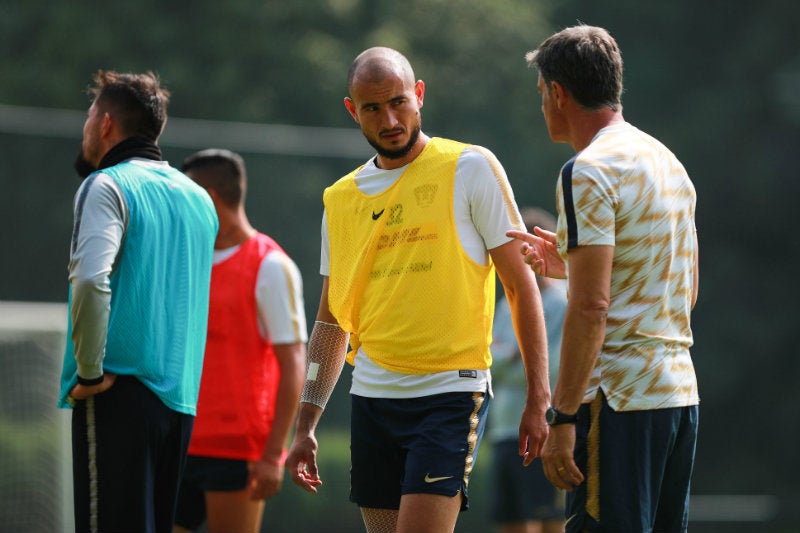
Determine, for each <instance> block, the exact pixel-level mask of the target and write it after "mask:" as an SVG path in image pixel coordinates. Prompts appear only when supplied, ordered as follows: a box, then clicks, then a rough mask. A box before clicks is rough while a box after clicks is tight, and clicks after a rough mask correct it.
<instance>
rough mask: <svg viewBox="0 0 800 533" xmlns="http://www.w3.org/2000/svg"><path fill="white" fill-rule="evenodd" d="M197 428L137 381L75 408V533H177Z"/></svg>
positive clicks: (126, 380) (123, 380)
mask: <svg viewBox="0 0 800 533" xmlns="http://www.w3.org/2000/svg"><path fill="white" fill-rule="evenodd" d="M193 424H194V417H193V416H191V415H187V414H182V413H179V412H177V411H173V410H172V409H170V408H169V407H167V406H166V405H165V404H164V403H163V402H162V401H161V400H160V399H159V398H158V396H156V395H155V394H154V393H153V392H152V391H151V390H150V389H148V388H147V387H146V386H145V385H144V384H142V382H141V381H139V380H138V379H136V378H134V377H131V376H117V379H116V381H115V382H114V385H113V386H112V387H111V388H110V389H108V390H107V391H105V392H102V393H100V394H97V395H95V396H92V397H90V398H88V399H86V400H80V401H76V402H75V408H74V410H73V413H72V469H73V479H74V483H73V486H74V492H75V496H74V499H75V531H80V532H88V531H115V532H120V533H125V532H134V531H135V532H136V533H170V532H171V531H172V525H173V518H174V515H175V501H176V498H177V494H178V484H179V483H180V478H181V472H182V470H183V465H184V462H185V459H186V450H187V449H188V447H189V438H190V436H191V433H192V426H193Z"/></svg>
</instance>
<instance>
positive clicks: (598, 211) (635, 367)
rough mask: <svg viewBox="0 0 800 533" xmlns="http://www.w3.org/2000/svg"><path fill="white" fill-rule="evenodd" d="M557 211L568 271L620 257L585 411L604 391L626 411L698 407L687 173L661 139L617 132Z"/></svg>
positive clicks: (568, 174) (564, 173) (573, 167)
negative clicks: (588, 258)
mask: <svg viewBox="0 0 800 533" xmlns="http://www.w3.org/2000/svg"><path fill="white" fill-rule="evenodd" d="M556 201H557V206H558V214H559V217H558V231H557V233H558V249H559V253H560V254H561V256H562V258H564V260H565V261H566V260H567V252H568V250H569V249H571V248H574V247H576V246H591V245H608V246H613V247H614V257H613V267H612V273H611V291H610V294H611V302H610V307H609V312H608V319H607V322H606V334H605V341H604V343H603V347H602V349H601V351H600V354H599V357H598V361H597V365H596V367H595V369H594V373H593V375H592V378H591V380H590V382H589V387H588V389H587V391H586V395H585V396H584V402H588V401H591V400H592V399H593V398H594V397H595V396H596V394H597V388H598V387H600V388H601V389H602V390H603V392H604V393H605V395H606V398H607V400H608V403H609V405H610V406H611V408H612V409H614V410H617V411H637V410H645V409H660V408H667V407H682V406H687V405H696V404H697V403H698V402H699V397H698V393H697V380H696V377H695V372H694V366H693V364H692V359H691V356H690V354H689V347H690V346H691V345H692V342H693V341H692V331H691V328H690V324H689V319H690V314H691V305H692V304H691V300H692V289H693V283H694V282H693V268H694V263H695V261H696V260H697V249H696V242H697V241H696V239H695V224H694V215H695V203H696V194H695V189H694V186H693V185H692V182H691V181H690V180H689V176H688V175H687V173H686V170H685V169H684V168H683V165H681V163H680V162H679V161H678V159H677V158H676V157H675V156H674V155H673V154H672V152H670V151H669V150H668V149H667V148H666V147H665V146H664V145H663V144H661V143H660V142H658V141H657V140H656V139H654V138H653V137H651V136H649V135H647V134H646V133H644V132H642V131H640V130H638V129H637V128H635V127H633V126H632V125H630V124H628V123H620V124H614V125H611V126H608V127H606V128H603V129H602V130H600V131H599V132H598V133H597V135H596V136H595V138H594V139H593V140H592V142H591V144H590V145H589V146H587V147H586V148H585V149H584V150H583V151H581V152H580V153H578V154H577V155H576V156H575V157H574V158H573V159H572V160H570V161H569V162H568V163H567V164H566V165H564V168H563V169H562V170H561V176H560V178H559V180H558V184H557V189H556ZM567 334H568V333H567Z"/></svg>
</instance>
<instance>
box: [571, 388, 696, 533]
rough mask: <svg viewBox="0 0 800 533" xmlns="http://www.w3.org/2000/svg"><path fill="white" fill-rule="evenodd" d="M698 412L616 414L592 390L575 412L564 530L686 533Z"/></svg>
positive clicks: (674, 410) (681, 409) (573, 532)
mask: <svg viewBox="0 0 800 533" xmlns="http://www.w3.org/2000/svg"><path fill="white" fill-rule="evenodd" d="M697 424H698V408H697V406H696V405H694V406H690V407H674V408H667V409H654V410H649V411H620V412H616V411H614V410H613V409H611V408H610V407H609V406H608V402H606V398H605V395H604V394H603V393H602V392H598V395H597V397H596V398H595V400H594V401H593V402H592V403H591V404H583V405H582V406H581V408H580V409H579V410H578V423H577V425H576V443H575V462H576V464H577V465H578V468H580V470H581V472H583V473H584V476H585V478H586V479H585V481H584V482H583V483H582V484H581V485H579V486H578V487H576V488H575V490H574V491H573V492H572V493H567V514H566V516H567V529H566V531H567V533H578V532H580V531H590V532H604V533H618V532H621V531H625V532H630V533H637V532H639V533H641V532H650V531H655V532H658V533H685V531H686V530H687V527H688V515H689V485H690V480H691V477H692V469H693V468H694V452H695V445H696V442H697Z"/></svg>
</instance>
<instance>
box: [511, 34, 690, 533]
mask: <svg viewBox="0 0 800 533" xmlns="http://www.w3.org/2000/svg"><path fill="white" fill-rule="evenodd" d="M527 60H528V64H529V65H531V66H535V67H536V68H537V70H538V73H539V78H538V89H539V92H540V93H541V98H542V112H543V114H544V117H545V122H546V123H547V128H548V131H549V133H550V137H551V138H552V139H553V141H555V142H566V143H569V144H570V145H571V146H572V147H573V148H574V149H575V151H576V152H577V155H575V156H574V157H573V158H572V159H571V160H570V161H569V162H567V164H566V165H564V167H563V168H562V169H561V175H560V178H559V180H558V184H557V187H556V198H557V208H558V214H559V217H558V227H557V232H556V233H555V234H554V233H550V232H547V231H543V230H541V229H539V228H536V229H535V231H534V234H533V235H530V234H526V233H520V232H516V231H514V232H509V235H511V236H514V237H516V238H518V239H520V240H522V241H524V243H525V244H523V247H522V253H523V255H525V259H526V262H527V263H529V264H530V265H531V267H532V268H533V270H534V272H536V273H537V274H540V275H546V276H550V277H557V278H564V277H565V278H567V279H568V280H569V303H568V307H567V311H566V316H565V321H564V337H563V343H562V349H561V366H560V372H559V377H558V382H557V386H556V389H555V392H554V394H553V403H552V407H551V409H550V410H548V416H547V421H548V423H549V424H550V425H551V430H550V434H549V436H548V439H547V441H546V442H545V447H544V450H543V453H542V459H543V463H544V469H545V473H546V475H547V477H548V478H549V479H550V481H551V482H552V483H553V484H554V485H556V486H558V487H561V488H564V489H566V490H568V491H570V492H569V496H568V499H567V513H566V516H567V531H568V532H579V531H604V532H612V531H613V532H619V531H626V532H645V531H648V532H649V531H658V532H660V533H663V532H683V531H686V528H687V517H688V504H689V483H690V478H691V474H692V468H693V464H694V451H695V443H696V438H697V424H698V418H697V417H698V407H697V404H698V402H699V398H698V393H697V381H696V378H695V373H694V368H693V365H692V360H691V357H690V354H689V347H690V346H691V345H692V332H691V329H690V324H689V321H690V320H689V319H690V313H691V309H692V307H693V306H694V304H695V301H696V299H697V287H698V270H697V258H698V248H697V236H696V230H695V224H694V215H695V201H696V196H695V190H694V187H693V185H692V182H691V181H690V180H689V177H688V175H687V174H686V171H685V169H684V168H683V166H682V165H681V163H680V162H679V161H678V160H677V159H676V157H675V156H674V155H673V154H672V153H671V152H670V151H669V150H668V149H667V148H666V147H665V146H664V145H662V144H661V143H660V142H658V141H657V140H655V139H654V138H652V137H650V136H649V135H647V134H645V133H643V132H642V131H640V130H638V129H636V128H635V127H633V126H632V125H630V124H628V123H627V122H625V120H624V119H623V117H622V106H621V94H622V58H621V54H620V51H619V48H618V46H617V43H616V42H615V41H614V39H613V38H612V37H611V36H610V35H609V34H608V32H607V31H606V30H604V29H602V28H596V27H591V26H584V25H580V26H576V27H572V28H567V29H565V30H563V31H561V32H558V33H556V34H555V35H553V36H551V37H549V38H548V39H547V40H545V41H544V42H543V43H542V44H541V45H540V46H539V48H537V49H536V50H535V51H533V52H530V53H529V54H528V55H527Z"/></svg>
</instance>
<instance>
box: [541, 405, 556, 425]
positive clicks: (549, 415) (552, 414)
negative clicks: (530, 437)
mask: <svg viewBox="0 0 800 533" xmlns="http://www.w3.org/2000/svg"><path fill="white" fill-rule="evenodd" d="M557 417H558V411H556V410H555V408H554V407H550V408H549V409H548V410H547V411H546V412H545V414H544V419H545V422H547V423H548V424H550V425H553V424H554V423H555V421H556V418H557Z"/></svg>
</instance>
